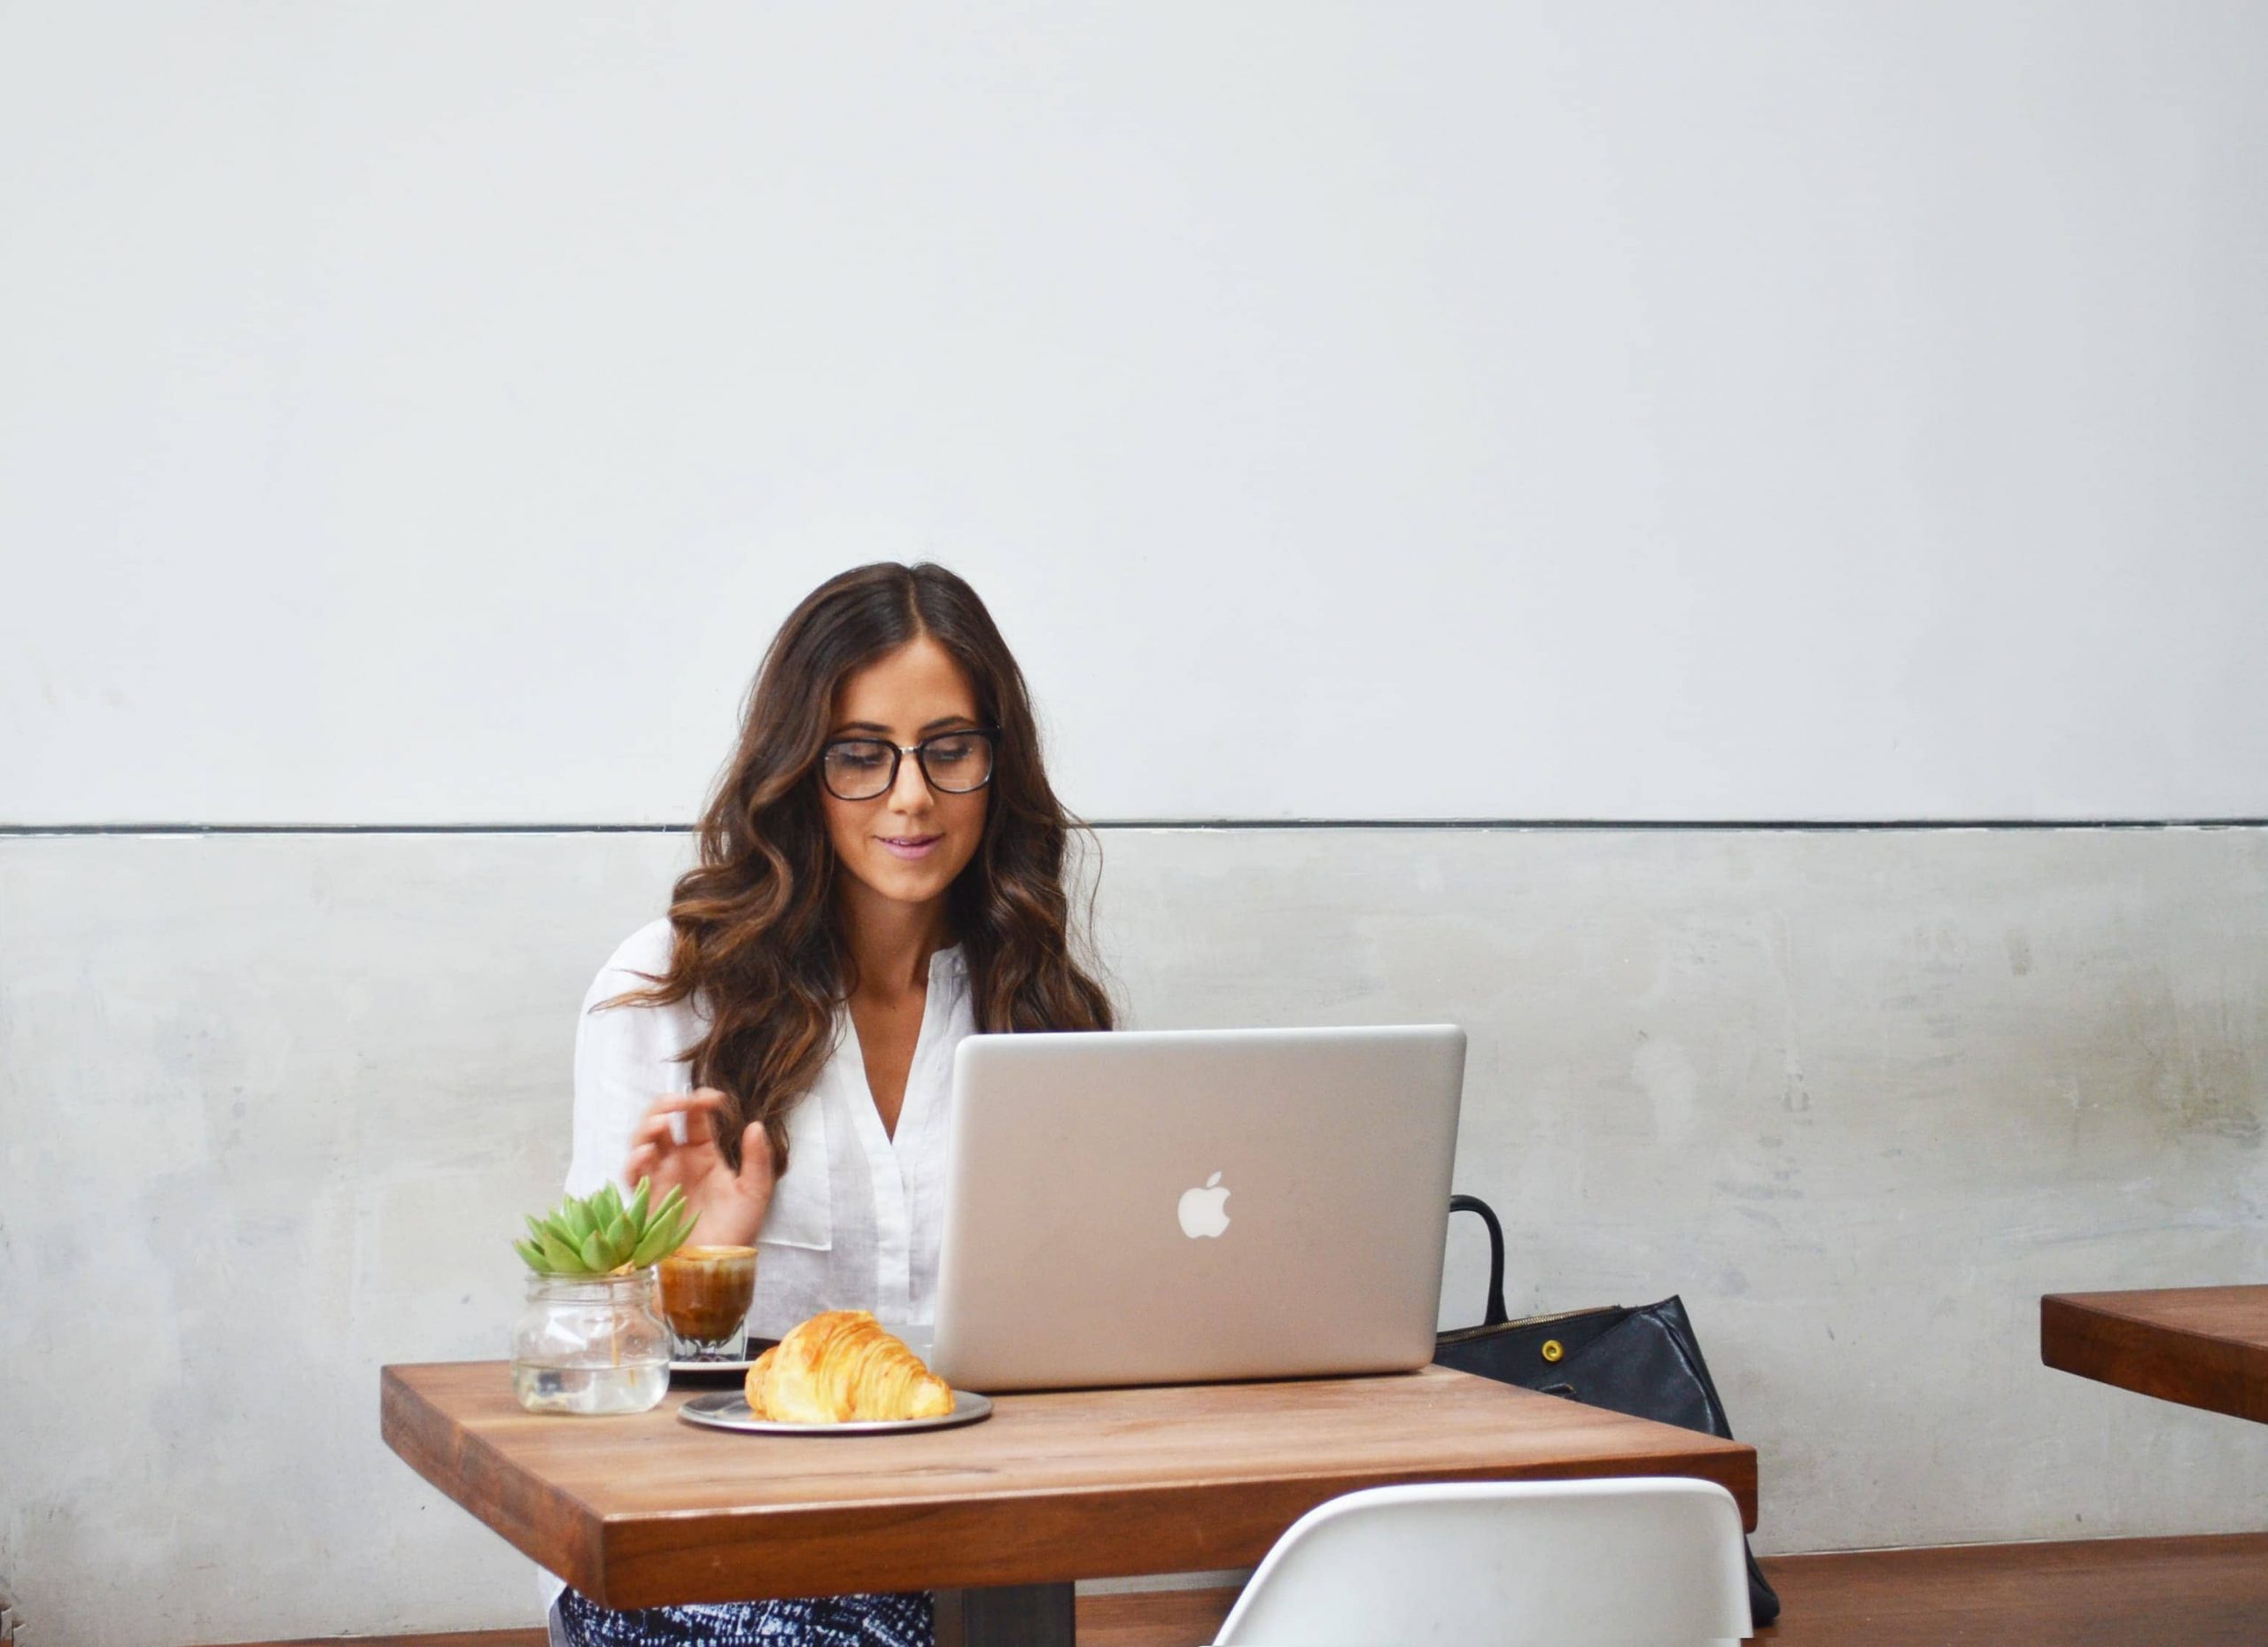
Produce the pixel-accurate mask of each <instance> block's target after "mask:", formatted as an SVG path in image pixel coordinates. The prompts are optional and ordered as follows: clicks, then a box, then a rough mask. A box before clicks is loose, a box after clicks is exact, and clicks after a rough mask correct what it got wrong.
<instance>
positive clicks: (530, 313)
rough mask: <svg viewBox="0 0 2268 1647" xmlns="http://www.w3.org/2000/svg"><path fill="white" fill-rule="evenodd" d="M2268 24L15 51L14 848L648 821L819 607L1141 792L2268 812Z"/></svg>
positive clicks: (5, 705)
mask: <svg viewBox="0 0 2268 1647" xmlns="http://www.w3.org/2000/svg"><path fill="white" fill-rule="evenodd" d="M2264 58H2268V12H2264V11H2263V10H2262V9H2261V8H2259V7H2257V6H2245V5H2224V4H2204V3H2203V0H2184V3H2182V4H2112V3H2109V0H2071V3H2070V4H2056V5H2052V6H2048V5H2039V4H2016V3H2014V0H1987V3H1986V4H1973V5H1953V4H1943V5H1908V4H1891V3H1888V0H1868V3H1864V4H1845V5H1838V6H1832V7H1819V6H1811V5H1803V4H1751V5H1741V6H1706V7H1705V6H1691V5H1681V4H1638V5H1621V6H1594V7H1583V6H1572V7H1570V6H1560V7H1540V6H1526V5H1517V6H1516V5H1498V4H1480V3H1478V0H1427V3H1424V4H1394V5H1386V4H1371V5H1353V6H1348V5H1333V6H1318V5H1309V4H1299V3H1297V0H1255V3H1254V4H1240V5H1236V6H1227V7H1223V6H1212V5H1196V4H1177V3H1171V0H1169V3H1166V4H1123V5H1115V6H1107V7H1082V8H1079V9H1078V10H1077V11H1076V12H1063V11H1062V10H1061V9H1060V8H1056V7H1051V6H1046V5H1043V4H1037V3H1036V0H1029V3H1027V0H1011V3H1006V4H968V5H960V6H945V7H931V8H927V9H914V10H909V9H907V8H904V7H900V6H897V5H892V4H881V3H880V0H852V3H850V4H841V5H833V6H826V7H820V6H804V7H782V6H767V7H760V8H751V7H740V6H723V5H695V4H650V5H642V6H638V7H632V8H623V7H618V6H614V5H610V4H596V3H595V0H568V3H563V0H482V3H481V4H472V5H457V4H449V5H443V4H409V5H387V6H340V5H326V6H294V7H282V8H278V7H274V6H267V5H255V4H241V3H221V0H214V3H210V4H180V5H156V4H146V3H127V0H88V3H87V4H72V5H16V6H11V7H8V8H6V10H5V11H4V12H0V225H4V229H0V234H4V235H5V237H6V251H5V255H4V256H0V556H4V566H0V589H4V590H5V592H6V594H5V597H4V598H0V822H14V823H39V822H80V823H95V822H116V821H144V822H147V821H184V822H206V823H213V822H230V821H237V822H242V821H271V822H272V821H329V822H360V823H369V822H394V821H413V822H487V821H498V820H523V821H525V820H537V821H635V820H682V819H684V818H686V817H687V816H689V815H690V814H691V813H692V812H693V811H694V810H695V806H696V804H697V801H698V797H699V795H700V792H701V790H702V788H703V785H704V783H705V782H706V781H707V780H708V778H709V776H710V774H711V772H712V770H713V768H714V765H715V763H716V761H717V760H718V757H719V754H720V752H721V751H722V750H723V749H724V747H725V744H726V738H727V735H728V733H729V729H730V720H731V716H732V712H733V705H734V700H735V698H736V696H737V694H738V691H739V689H740V687H741V685H742V682H743V681H744V680H745V679H746V677H747V675H748V673H749V672H750V669H751V667H752V665H753V664H754V661H755V657H756V654H757V650H758V649H759V648H760V646H761V644H762V642H763V641H764V640H765V638H766V637H767V636H768V635H769V634H770V633H771V632H772V630H773V627H774V626H775V625H776V624H777V623H778V621H779V619H780V618H781V616H782V615H783V613H784V612H785V610H786V609H787V608H788V605H789V604H790V603H791V602H792V601H793V600H794V599H795V598H796V596H797V595H799V594H801V593H802V592H803V591H804V590H805V589H806V588H808V587H810V586H811V585H812V584H813V583H815V582H816V581H817V580H818V579H819V578H820V577H822V576H824V575H826V574H827V573H829V572H832V571H835V570H838V569H839V568H841V567H842V566H843V565H846V564H849V563H855V562H857V561H859V560H863V559H867V558H872V557H875V556H883V555H889V556H914V555H935V556H937V557H940V558H943V559H944V560H946V561H947V562H949V563H953V564H956V565H957V566H959V567H960V568H961V569H962V570H964V571H966V572H967V574H968V575H970V576H971V577H972V578H973V579H975V581H976V583H977V584H978V586H979V587H981V588H982V589H983V590H984V591H985V592H986V594H988V596H989V597H990V599H991V601H992V602H994V604H995V606H996V607H997V609H998V614H999V616H1000V618H1002V620H1003V622H1004V625H1005V626H1006V630H1007V633H1008V634H1009V636H1010V638H1011V641H1012V642H1013V643H1014V645H1015V646H1016V647H1017V648H1018V649H1019V650H1020V652H1021V655H1022V656H1023V658H1024V661H1025V663H1026V664H1027V666H1028V668H1029V671H1030V672H1031V674H1032V676H1033V678H1034V680H1036V682H1037V685H1038V688H1039V689H1040V691H1041V693H1042V695H1043V697H1044V699H1045V705H1046V708H1047V710H1048V711H1049V712H1050V717H1051V719H1052V725H1053V726H1054V728H1055V731H1056V733H1057V734H1058V748H1059V752H1060V760H1059V765H1060V771H1061V774H1062V777H1063V787H1064V789H1065V791H1066V793H1067V795H1068V798H1069V799H1070V801H1071V802H1072V804H1074V805H1076V807H1078V808H1080V809H1081V810H1083V811H1084V812H1087V813H1089V814H1090V815H1092V816H1098V817H1106V818H1122V819H1123V818H1158V817H1173V818H1208V817H1223V816H1237V817H1251V818H1283V817H1318V818H1362V817H1383V816H1394V817H1410V818H1445V817H1459V816H1478V817H1497V818H1505V817H1510V818H1535V817H1561V818H1565V817H1596V818H1612V819H1662V818H1687V819H1693V818H1713V819H1747V820H1776V819H1787V818H1830V817H1841V818H1848V817H1876V818H1882V817H1891V818H1913V817H1953V818H1961V817H1985V816H2000V817H2019V818H2031V817H2059V816H2061V817H2088V816H2143V817H2194V816H2218V817H2231V816H2255V817H2257V816H2263V815H2268V731H2264V726H2268V721H2264V718H2263V716H2262V714H2261V711H2260V705H2261V704H2262V703H2263V702H2264V701H2268V649H2263V648H2262V647H2260V646H2259V645H2258V644H2257V633H2258V631H2259V628H2260V623H2261V618H2262V617H2263V614H2264V612H2268V556H2263V555H2261V554H2260V553H2259V545H2260V543H2261V541H2262V540H2263V535H2264V528H2268V466H2264V465H2262V464H2261V463H2260V462H2258V454H2259V452H2260V451H2261V449H2262V447H2263V441H2264V436H2268V330H2264V329H2263V327H2262V324H2261V308H2260V299H2259V293H2260V292H2261V291H2263V290H2264V289H2268V158H2264V157H2268V100H2264V99H2263V98H2261V97H2259V96H2258V86H2259V83H2260V75H2261V71H2262V66H2263V61H2264Z"/></svg>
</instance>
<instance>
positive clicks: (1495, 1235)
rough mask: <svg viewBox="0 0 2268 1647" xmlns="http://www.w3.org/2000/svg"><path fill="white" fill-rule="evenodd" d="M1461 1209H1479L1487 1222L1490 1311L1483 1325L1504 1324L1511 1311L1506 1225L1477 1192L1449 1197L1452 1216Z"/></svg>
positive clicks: (1477, 1210)
mask: <svg viewBox="0 0 2268 1647" xmlns="http://www.w3.org/2000/svg"><path fill="white" fill-rule="evenodd" d="M1461 1212H1477V1213H1479V1214H1480V1222H1481V1223H1483V1224H1487V1226H1488V1315H1487V1319H1486V1320H1484V1321H1482V1322H1481V1324H1480V1325H1483V1326H1488V1327H1494V1326H1502V1325H1503V1324H1504V1323H1505V1322H1507V1321H1510V1320H1511V1318H1512V1317H1511V1311H1510V1310H1508V1309H1505V1308H1504V1226H1503V1224H1498V1223H1497V1222H1496V1215H1495V1211H1494V1210H1493V1209H1492V1208H1490V1207H1489V1205H1488V1203H1487V1201H1484V1200H1481V1199H1480V1197H1479V1196H1478V1195H1452V1196H1450V1197H1449V1216H1451V1217H1455V1216H1456V1215H1457V1214H1459V1213H1461Z"/></svg>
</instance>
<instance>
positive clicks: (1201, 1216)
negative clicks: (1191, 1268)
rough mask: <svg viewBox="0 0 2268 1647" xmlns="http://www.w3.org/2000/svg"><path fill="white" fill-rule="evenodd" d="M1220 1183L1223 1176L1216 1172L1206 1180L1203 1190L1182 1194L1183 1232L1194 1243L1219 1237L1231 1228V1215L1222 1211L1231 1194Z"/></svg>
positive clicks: (1187, 1191)
mask: <svg viewBox="0 0 2268 1647" xmlns="http://www.w3.org/2000/svg"><path fill="white" fill-rule="evenodd" d="M1220 1183H1221V1175H1220V1174H1219V1173H1217V1172H1216V1173H1215V1174H1214V1175H1213V1176H1212V1177H1209V1178H1208V1179H1206V1180H1205V1187H1204V1188H1203V1189H1201V1190H1184V1191H1183V1192H1182V1193H1181V1207H1180V1214H1181V1232H1182V1233H1183V1234H1184V1235H1185V1236H1187V1237H1189V1239H1191V1240H1192V1241H1194V1240H1199V1239H1203V1238H1205V1237H1207V1236H1213V1235H1218V1234H1220V1232H1221V1231H1223V1230H1225V1229H1227V1228H1228V1227H1229V1215H1228V1214H1227V1213H1226V1212H1223V1210H1222V1208H1223V1205H1224V1204H1225V1203H1226V1202H1227V1200H1228V1199H1229V1193H1228V1191H1226V1190H1224V1189H1222V1188H1221V1187H1220Z"/></svg>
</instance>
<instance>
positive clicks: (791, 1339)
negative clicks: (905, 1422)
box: [748, 1309, 953, 1424]
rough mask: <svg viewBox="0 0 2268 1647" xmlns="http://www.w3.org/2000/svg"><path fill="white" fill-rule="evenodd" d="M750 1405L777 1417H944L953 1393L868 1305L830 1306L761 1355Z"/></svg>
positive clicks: (825, 1420) (801, 1420)
mask: <svg viewBox="0 0 2268 1647" xmlns="http://www.w3.org/2000/svg"><path fill="white" fill-rule="evenodd" d="M748 1405H749V1410H750V1412H752V1413H754V1414H755V1415H756V1416H757V1418H767V1419H770V1420H771V1421H772V1422H773V1423H775V1424H847V1423H850V1422H853V1421H858V1422H870V1421H872V1420H874V1419H879V1418H944V1416H945V1415H946V1414H947V1413H950V1412H951V1410H953V1393H952V1389H951V1387H950V1386H949V1385H947V1384H946V1383H945V1381H944V1379H941V1378H939V1377H938V1376H937V1375H936V1373H934V1372H932V1371H929V1369H928V1367H926V1366H924V1365H923V1364H922V1363H921V1358H920V1356H917V1355H915V1354H914V1353H913V1351H912V1350H910V1349H908V1348H906V1347H905V1343H904V1342H903V1341H902V1340H899V1339H897V1338H896V1337H894V1336H892V1335H891V1334H890V1333H889V1332H888V1331H886V1330H885V1329H884V1328H883V1326H882V1323H881V1322H879V1321H877V1320H875V1319H874V1317H873V1316H871V1315H869V1314H868V1313H867V1312H866V1311H865V1310H863V1309H830V1310H827V1312H826V1313H824V1314H822V1315H816V1316H813V1317H812V1318H811V1319H810V1320H808V1321H806V1322H804V1324H803V1325H801V1326H798V1327H796V1329H794V1330H793V1331H792V1332H789V1333H788V1336H787V1337H785V1338H783V1339H781V1340H780V1341H779V1342H778V1343H777V1344H775V1345H773V1347H772V1348H770V1349H767V1350H765V1352H764V1353H763V1354H762V1355H761V1356H757V1358H756V1364H755V1365H754V1366H752V1367H750V1369H749V1370H748Z"/></svg>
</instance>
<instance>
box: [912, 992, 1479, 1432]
mask: <svg viewBox="0 0 2268 1647" xmlns="http://www.w3.org/2000/svg"><path fill="white" fill-rule="evenodd" d="M953 1078H954V1097H953V1114H952V1132H951V1154H950V1160H949V1162H948V1165H947V1169H946V1189H945V1211H944V1238H943V1245H942V1247H941V1251H940V1255H939V1270H938V1290H937V1317H936V1332H935V1338H934V1340H933V1342H932V1345H931V1348H930V1354H929V1361H930V1364H931V1365H932V1366H933V1367H934V1368H936V1371H937V1372H938V1373H939V1375H940V1376H941V1377H944V1379H947V1380H948V1381H950V1382H951V1383H952V1384H954V1385H956V1386H957V1387H960V1388H963V1389H974V1390H980V1391H995V1390H1014V1389H1051V1388H1052V1389H1062V1388H1077V1387H1095V1386H1102V1385H1114V1384H1160V1383H1194V1382H1203V1381H1208V1380H1214V1379H1267V1378H1289V1377H1298V1376H1302V1375H1318V1374H1330V1373H1357V1372H1386V1371H1407V1370H1409V1369H1410V1368H1414V1367H1418V1366H1422V1365H1424V1364H1425V1363H1426V1362H1428V1361H1430V1360H1431V1359H1433V1332H1434V1326H1435V1323H1436V1321H1437V1319H1438V1316H1439V1309H1440V1301H1441V1261H1442V1251H1443V1247H1444V1245H1445V1235H1444V1229H1445V1225H1446V1222H1447V1218H1448V1210H1449V1178H1450V1171H1451V1168H1452V1166H1453V1163H1454V1159H1455V1155H1456V1123H1457V1105H1458V1100H1459V1098H1460V1096H1461V1094H1462V1092H1463V1087H1464V1030H1462V1029H1457V1028H1456V1027H1455V1026H1453V1025H1444V1024H1436V1025H1397V1026H1391V1027H1384V1028H1356V1029H1221V1030H1162V1031H1125V1032H1120V1033H1116V1034H1079V1035H977V1036H971V1037H968V1038H967V1040H965V1041H963V1042H962V1043H961V1045H960V1046H959V1051H958V1053H957V1054H956V1058H955V1063H954V1072H953Z"/></svg>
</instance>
